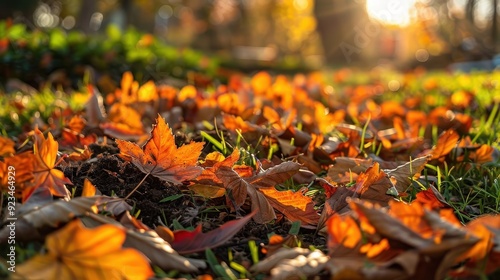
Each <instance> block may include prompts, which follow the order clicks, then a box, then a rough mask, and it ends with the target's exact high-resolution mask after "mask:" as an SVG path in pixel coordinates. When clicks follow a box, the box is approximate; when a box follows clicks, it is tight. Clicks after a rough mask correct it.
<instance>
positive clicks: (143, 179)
mask: <svg viewBox="0 0 500 280" xmlns="http://www.w3.org/2000/svg"><path fill="white" fill-rule="evenodd" d="M149 174H151V172H149V173H148V174H146V176H144V178H142V180H141V181H140V182H139V184H137V186H135V188H134V189H133V190H132V191H131V192H130V193H129V194H128V195H127V196H126V197H125V198H124V199H123V200H127V199H128V198H129V197H130V196H131V195H132V194H133V193H135V191H136V190H137V189H138V188H139V187H140V186H141V185H142V183H144V181H146V178H148V176H149Z"/></svg>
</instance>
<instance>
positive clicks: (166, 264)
mask: <svg viewBox="0 0 500 280" xmlns="http://www.w3.org/2000/svg"><path fill="white" fill-rule="evenodd" d="M82 221H83V223H84V224H85V225H87V226H89V227H95V226H99V225H103V224H112V225H114V226H116V227H120V228H123V229H124V230H126V234H127V237H126V239H125V242H124V243H123V246H124V247H128V248H134V249H136V250H138V251H140V252H142V253H143V254H144V255H145V256H146V257H148V258H149V259H150V261H151V263H152V264H153V265H156V266H159V267H160V268H161V269H163V270H178V271H181V272H186V273H195V272H198V270H199V269H204V268H205V267H206V264H205V262H204V261H201V260H196V259H189V258H185V257H183V256H181V255H179V254H178V253H177V252H176V251H174V249H172V247H171V246H170V244H169V243H168V242H166V241H165V240H163V239H162V238H161V237H160V236H158V234H157V233H156V232H155V231H154V230H147V231H144V230H133V229H126V228H125V227H124V226H123V225H122V224H120V223H119V222H117V221H115V220H113V219H111V218H109V217H105V216H102V215H97V214H91V215H88V216H86V217H84V218H83V219H82Z"/></svg>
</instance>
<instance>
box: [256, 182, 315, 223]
mask: <svg viewBox="0 0 500 280" xmlns="http://www.w3.org/2000/svg"><path fill="white" fill-rule="evenodd" d="M258 191H260V192H262V193H263V194H264V195H265V196H266V198H267V200H268V201H269V202H270V203H271V205H272V206H273V208H274V209H276V210H278V211H280V212H281V213H283V214H284V215H285V216H286V217H287V218H288V219H289V220H290V221H292V222H295V221H300V222H301V226H302V227H306V228H313V229H314V228H316V225H317V224H318V221H319V215H318V213H317V212H316V210H314V202H313V200H312V198H311V197H308V196H305V195H304V194H303V191H301V190H299V191H296V192H294V191H291V190H288V191H278V190H276V189H275V188H259V189H258Z"/></svg>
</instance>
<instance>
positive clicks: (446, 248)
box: [0, 70, 500, 279]
mask: <svg viewBox="0 0 500 280" xmlns="http://www.w3.org/2000/svg"><path fill="white" fill-rule="evenodd" d="M342 71H346V70H342ZM340 73H341V71H339V72H336V73H334V74H333V80H334V83H333V84H329V83H328V82H327V80H328V79H325V77H323V76H322V75H321V74H319V73H311V74H309V75H302V74H297V75H295V76H294V77H288V76H284V75H278V76H276V77H273V76H271V75H270V74H268V73H266V72H259V73H257V74H255V75H254V76H252V77H245V76H243V75H234V76H231V77H230V78H229V80H228V83H227V84H219V85H218V86H212V87H195V86H192V85H187V86H182V87H176V86H174V85H171V84H164V83H155V82H153V81H148V82H147V83H145V84H143V85H140V84H139V82H137V81H134V77H133V75H132V74H131V73H130V72H125V73H124V74H123V76H122V80H121V82H120V87H119V88H118V87H116V88H114V89H113V90H110V91H109V92H108V91H105V94H102V93H101V92H100V90H99V89H101V90H104V87H102V86H100V85H93V84H89V85H87V86H86V87H85V88H83V89H82V90H81V91H79V92H70V93H68V96H69V97H60V98H59V97H58V98H57V99H56V100H57V102H55V101H54V104H56V105H55V106H56V109H54V110H52V111H50V112H42V113H43V114H45V116H41V115H40V114H34V115H33V116H26V115H27V114H28V113H30V112H31V111H30V110H28V108H27V106H28V104H25V103H23V98H24V97H23V95H24V96H28V95H29V96H30V97H26V99H31V98H35V97H36V96H43V94H44V93H16V94H7V98H6V100H7V101H5V102H7V103H9V106H13V107H15V108H16V110H17V111H15V112H14V113H15V114H18V116H25V117H27V118H28V119H29V121H30V122H29V123H26V124H23V125H24V126H23V127H22V128H21V130H22V131H23V132H22V133H19V134H16V135H11V134H7V135H8V136H9V137H7V135H4V136H2V137H0V156H1V158H0V187H1V189H2V191H3V192H4V200H5V201H12V199H14V200H15V202H16V203H15V205H16V206H15V212H12V215H15V216H16V217H17V229H16V234H17V238H18V239H17V240H16V242H17V243H16V246H17V247H16V250H17V251H18V252H23V248H24V246H25V245H27V244H37V246H38V247H37V248H40V247H42V248H43V249H40V250H38V249H37V250H35V251H34V252H31V253H27V254H24V255H28V256H29V258H28V259H27V260H23V262H22V263H20V264H19V265H18V266H17V267H16V270H17V271H16V273H13V274H11V275H10V277H12V278H14V279H16V277H17V278H19V277H21V278H22V277H26V278H28V279H29V278H31V277H35V276H37V277H38V276H39V275H43V278H44V279H58V277H61V276H60V275H63V276H64V277H66V278H79V279H96V278H100V277H101V278H102V277H104V278H130V279H146V278H148V277H151V276H153V275H156V276H158V277H179V278H181V277H185V278H192V277H195V276H200V275H203V277H214V278H215V277H222V278H224V277H226V278H238V277H247V278H255V277H261V276H270V277H272V278H273V279H286V278H287V277H289V276H299V277H300V276H303V277H309V276H314V275H323V276H330V277H334V278H350V279H352V278H356V279H358V278H367V279H393V278H401V279H414V278H424V277H428V278H435V279H443V278H445V277H450V276H452V277H472V276H484V275H488V274H490V273H493V272H495V270H496V268H497V267H498V265H499V264H500V263H499V261H498V260H499V259H500V258H499V256H498V254H499V252H498V248H500V243H499V242H500V241H499V240H500V239H499V237H498V236H497V234H498V232H499V228H500V220H499V219H498V217H497V216H494V215H488V216H480V214H484V213H490V214H493V213H498V211H500V208H499V205H500V201H498V200H496V201H495V200H494V199H495V197H499V196H498V193H492V189H494V188H495V186H498V180H499V178H498V174H499V173H500V166H499V161H498V146H499V137H498V136H499V134H500V127H499V125H498V124H499V123H500V113H499V111H500V110H499V106H500V105H499V100H498V98H497V97H495V96H494V95H493V94H492V95H482V94H483V93H484V88H485V87H491V86H493V85H492V84H491V83H492V81H493V79H494V78H495V77H496V76H491V77H484V76H479V77H476V78H477V79H479V80H481V79H482V82H481V83H480V85H468V84H467V82H469V80H467V79H464V78H463V77H460V78H461V79H457V81H458V84H459V85H461V86H462V87H464V88H467V91H465V90H466V89H464V88H448V87H449V83H447V82H446V81H448V80H443V81H441V80H440V79H441V78H442V77H441V76H438V75H436V76H429V77H427V76H422V74H421V73H419V72H417V71H416V72H415V73H409V74H408V75H406V76H401V77H399V79H400V80H401V85H402V87H401V89H399V92H398V91H393V90H391V89H390V87H388V86H386V85H387V84H388V83H386V82H387V81H386V80H384V77H382V76H380V77H379V78H373V77H377V76H376V75H375V74H373V73H372V75H371V76H370V77H371V78H369V79H368V82H367V81H366V80H365V81H364V83H359V82H358V81H356V80H355V79H356V78H355V75H352V76H350V75H349V74H348V72H342V73H343V74H342V75H340ZM492 75H497V74H492ZM329 79H331V77H330V78H329ZM447 79H451V77H447ZM390 81H392V80H390ZM488 82H489V83H488ZM214 84H215V83H214ZM474 86H475V87H474ZM456 87H458V86H456ZM474 89H475V91H474ZM52 98H55V97H52ZM495 98H496V99H495ZM47 100H53V99H47ZM2 102H4V101H2ZM40 102H42V101H40ZM50 102H52V101H50ZM42 105H44V104H42ZM39 106H40V107H39V108H38V109H37V110H40V111H42V109H40V108H42V107H43V106H41V105H39ZM44 106H45V105H44ZM472 107H475V108H474V109H475V110H474V111H472V110H471V108H472ZM476 114H479V115H476ZM11 115H12V114H10V115H9V116H7V115H5V116H3V115H2V116H1V117H2V118H10V116H11ZM12 121H13V120H12V119H10V121H9V123H12ZM149 126H152V130H151V131H150V133H148V132H147V130H148V127H149ZM9 167H11V168H10V169H9ZM12 170H15V172H14V173H15V174H14V173H12ZM9 171H10V173H9ZM141 177H142V179H140V178H141ZM13 178H15V189H13V188H12V187H11V186H12V183H11V182H12V181H13V180H12V179H13ZM485 193H486V194H488V195H484V194H485ZM490 193H492V194H490ZM464 194H466V195H464ZM481 194H483V196H481ZM493 194H494V195H493ZM11 195H12V196H14V198H9V197H8V196H11ZM463 197H467V199H469V198H471V199H470V200H467V201H466V202H467V203H465V202H463V201H462V200H464V199H462V200H461V198H463ZM460 202H462V203H460ZM4 205H7V203H5V202H4ZM146 206H147V207H146ZM11 208H12V207H11ZM8 209H9V208H8V206H7V207H5V209H3V212H2V213H4V214H3V217H4V218H7V217H8V215H11V214H10V213H11V212H7V210H8ZM9 211H10V210H9ZM141 211H144V212H141ZM12 215H11V216H12ZM478 216H480V217H478ZM141 220H142V221H141ZM464 224H465V226H464ZM7 225H8V220H3V223H2V229H0V242H2V243H6V242H8V240H9V239H8V236H9V228H8V227H7ZM242 229H244V230H242ZM272 233H274V235H272ZM286 233H288V235H286ZM268 234H269V236H268ZM309 237H311V238H310V239H311V240H309V239H308V238H309ZM256 240H260V241H261V242H262V243H263V247H262V250H261V251H259V250H258V248H257V246H256ZM321 240H326V242H323V243H322V242H321ZM42 241H43V244H44V245H42ZM308 245H313V246H316V249H309V246H308ZM323 245H325V246H323ZM229 247H230V248H231V249H230V250H227V248H229ZM31 248H33V247H31ZM311 248H312V247H311ZM214 252H215V253H214ZM203 254H204V255H203ZM259 258H261V259H260V261H259ZM250 259H251V261H250ZM153 269H154V270H153ZM261 274H262V275H261Z"/></svg>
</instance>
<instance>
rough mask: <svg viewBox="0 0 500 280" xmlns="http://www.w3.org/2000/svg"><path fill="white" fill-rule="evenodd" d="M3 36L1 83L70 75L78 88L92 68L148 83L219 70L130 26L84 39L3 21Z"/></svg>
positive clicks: (211, 62) (54, 79) (208, 60)
mask: <svg viewBox="0 0 500 280" xmlns="http://www.w3.org/2000/svg"><path fill="white" fill-rule="evenodd" d="M0 38H1V39H0V73H1V74H2V75H1V79H2V82H5V79H7V78H19V79H21V80H23V81H26V82H29V83H32V84H38V83H39V82H40V81H42V80H44V82H49V83H50V82H58V81H59V80H60V79H59V78H58V77H59V76H60V75H63V76H64V75H67V76H68V78H69V83H70V85H72V86H77V85H78V83H79V82H80V80H81V78H82V77H83V76H84V72H85V68H87V67H89V66H90V67H92V68H94V69H95V70H97V71H99V72H101V74H104V73H109V74H110V75H111V76H112V77H120V76H121V74H122V73H123V72H125V71H132V72H134V73H135V74H136V75H137V76H138V75H139V74H141V75H144V79H150V78H151V77H154V78H155V79H161V78H167V77H171V76H172V77H177V78H186V77H188V76H189V75H191V74H193V73H194V72H201V71H203V72H204V73H206V74H208V75H215V74H216V73H215V71H216V69H217V61H216V60H215V59H212V58H209V57H207V56H205V55H203V54H201V53H199V52H196V51H194V50H191V49H182V50H181V49H177V48H175V47H172V46H170V45H168V44H166V43H164V42H162V41H160V40H159V39H157V38H155V37H154V36H152V35H151V34H144V33H141V32H139V31H137V30H134V29H132V28H131V29H128V30H127V31H125V32H122V31H120V30H119V29H118V28H117V27H115V26H110V27H108V29H107V30H106V33H105V34H102V35H85V34H83V33H81V32H79V31H69V32H66V31H65V30H63V29H62V28H55V29H52V30H49V31H42V30H38V29H35V30H28V28H27V26H26V25H24V24H17V23H16V24H12V23H11V22H7V21H2V22H0ZM145 69H148V71H147V72H144V70H145ZM58 70H59V72H57V71H58ZM61 70H64V71H66V72H61ZM190 72H193V73H191V74H190ZM57 73H58V74H57Z"/></svg>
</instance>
